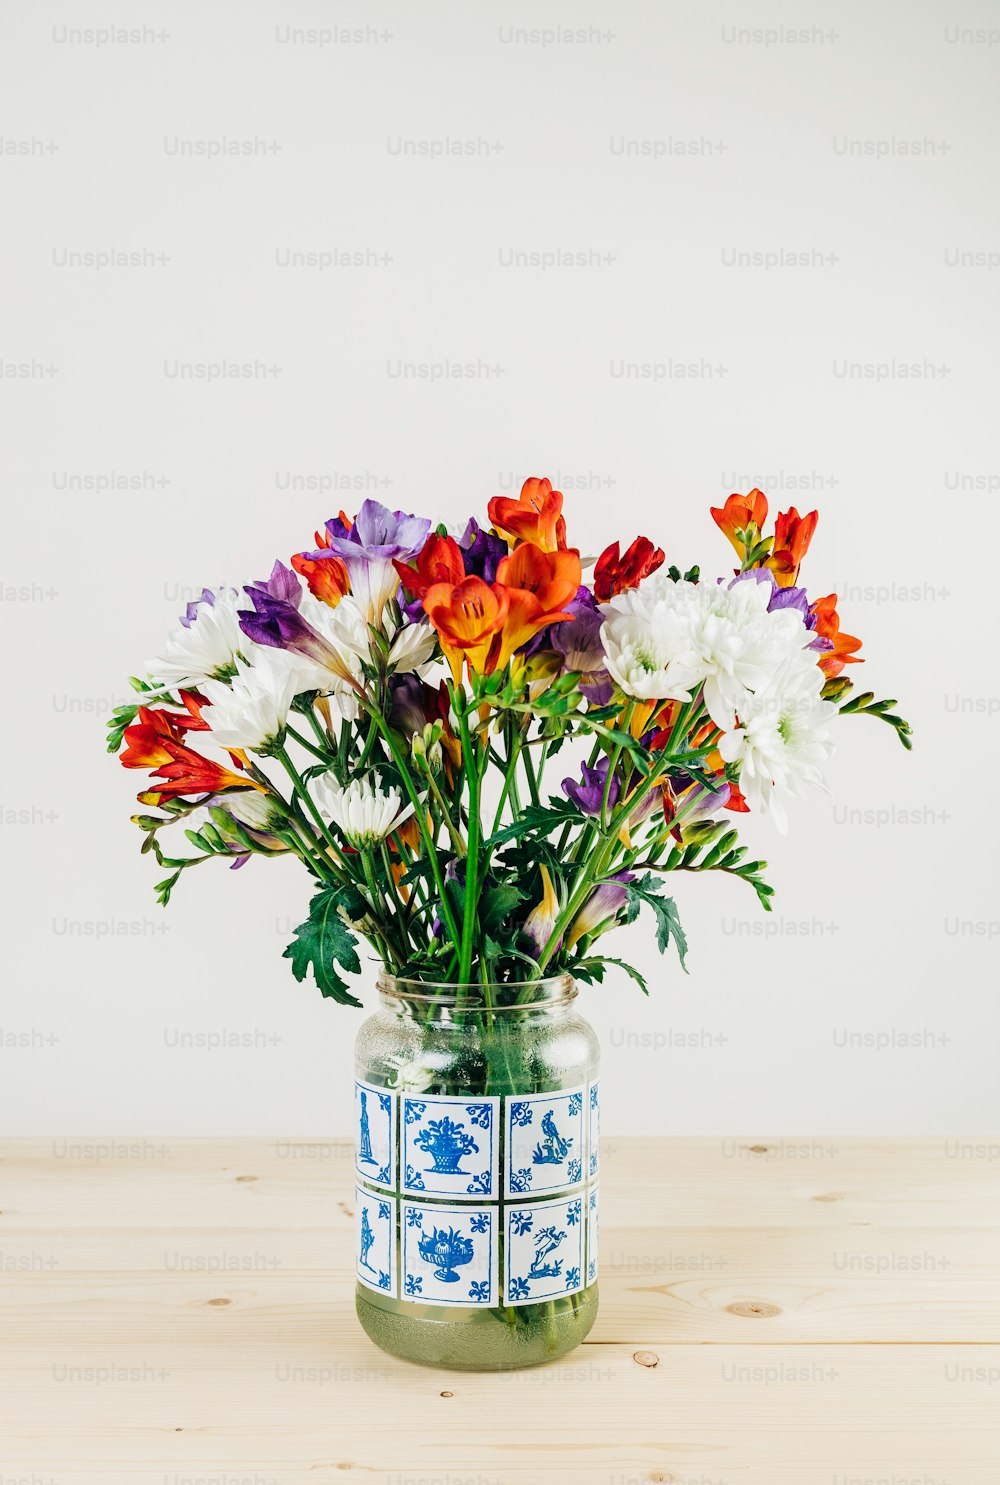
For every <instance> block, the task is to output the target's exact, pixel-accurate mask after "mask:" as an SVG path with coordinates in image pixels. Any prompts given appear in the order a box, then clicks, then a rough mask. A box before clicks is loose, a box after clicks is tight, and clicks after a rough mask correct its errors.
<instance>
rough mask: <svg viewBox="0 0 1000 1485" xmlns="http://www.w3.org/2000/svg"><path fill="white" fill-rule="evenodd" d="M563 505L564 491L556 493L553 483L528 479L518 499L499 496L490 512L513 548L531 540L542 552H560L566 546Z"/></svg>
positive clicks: (495, 523)
mask: <svg viewBox="0 0 1000 1485" xmlns="http://www.w3.org/2000/svg"><path fill="white" fill-rule="evenodd" d="M562 506H563V498H562V492H561V491H560V490H553V488H552V481H551V480H544V479H528V480H525V482H524V484H523V485H522V486H521V493H520V495H519V496H518V498H517V499H516V500H511V499H509V498H508V497H507V496H505V495H496V496H494V498H493V499H492V500H491V501H490V503H489V507H488V509H489V515H490V520H491V521H492V522H493V525H494V526H495V527H496V529H497V531H499V532H500V534H501V535H502V536H505V537H506V538H507V540H508V541H509V542H510V544H511V546H514V545H515V544H516V543H517V542H519V541H530V542H534V544H535V545H536V546H539V547H541V548H542V551H543V552H557V551H561V550H562V549H563V548H564V547H565V545H566V522H565V521H564V520H563V515H562Z"/></svg>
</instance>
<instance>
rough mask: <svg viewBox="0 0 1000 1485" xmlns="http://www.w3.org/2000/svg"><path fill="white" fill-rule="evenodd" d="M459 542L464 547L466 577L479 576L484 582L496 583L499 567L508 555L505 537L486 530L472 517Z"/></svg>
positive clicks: (463, 561) (463, 556) (463, 563)
mask: <svg viewBox="0 0 1000 1485" xmlns="http://www.w3.org/2000/svg"><path fill="white" fill-rule="evenodd" d="M458 544H459V546H460V547H461V549H462V565H463V567H464V568H465V575H466V577H478V578H482V580H483V582H484V583H495V582H496V580H497V568H498V567H499V565H500V563H501V562H502V561H503V559H504V557H506V555H507V543H506V542H505V541H504V539H503V537H502V536H497V535H495V534H494V532H492V531H484V530H483V528H482V527H481V526H480V524H479V522H478V521H477V520H476V519H475V518H474V517H470V519H469V524H468V525H467V526H466V528H465V530H464V531H463V533H462V535H461V536H460V537H459V539H458Z"/></svg>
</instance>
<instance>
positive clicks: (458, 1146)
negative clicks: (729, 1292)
mask: <svg viewBox="0 0 1000 1485" xmlns="http://www.w3.org/2000/svg"><path fill="white" fill-rule="evenodd" d="M354 1106H355V1131H354V1132H355V1165H356V1169H357V1172H358V1179H359V1182H360V1183H361V1184H359V1185H358V1188H357V1224H356V1231H357V1245H356V1266H357V1275H358V1278H359V1280H360V1281H361V1283H362V1284H364V1285H366V1287H367V1288H369V1289H371V1290H374V1291H375V1292H378V1293H382V1294H387V1295H391V1296H392V1297H393V1298H394V1299H399V1300H411V1301H413V1302H414V1303H418V1304H422V1305H443V1306H444V1305H464V1306H476V1307H479V1306H481V1307H484V1308H487V1309H491V1308H495V1307H496V1306H498V1305H501V1304H505V1305H514V1306H517V1305H529V1304H534V1303H536V1302H540V1301H543V1300H549V1299H555V1298H558V1297H560V1296H562V1295H567V1294H575V1293H576V1292H577V1291H578V1290H580V1289H583V1288H585V1287H586V1286H587V1285H588V1284H592V1283H593V1282H594V1281H595V1279H596V1278H597V1245H598V1202H597V1185H596V1176H597V1171H598V1165H599V1161H598V1158H597V1157H598V1144H597V1141H598V1138H599V1124H598V1120H599V1114H600V1098H599V1092H598V1084H597V1083H591V1084H589V1085H586V1086H582V1087H579V1088H563V1089H558V1090H555V1091H553V1092H548V1093H526V1094H522V1095H518V1096H517V1097H511V1098H502V1099H501V1098H498V1097H482V1098H466V1097H462V1096H459V1095H449V1096H445V1095H435V1094H426V1095H425V1094H409V1093H402V1094H400V1093H395V1092H393V1091H392V1090H389V1089H384V1088H378V1087H375V1086H373V1085H372V1084H370V1083H365V1082H362V1081H358V1082H357V1083H356V1084H355V1093H354ZM501 1147H502V1149H501ZM501 1157H502V1158H501ZM371 1187H375V1188H379V1189H375V1190H371V1189H368V1188H371Z"/></svg>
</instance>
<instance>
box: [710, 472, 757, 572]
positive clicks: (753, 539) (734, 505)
mask: <svg viewBox="0 0 1000 1485" xmlns="http://www.w3.org/2000/svg"><path fill="white" fill-rule="evenodd" d="M710 509H711V512H712V519H713V520H714V522H715V524H716V525H717V526H718V528H719V530H720V531H722V532H723V533H724V534H725V535H726V536H727V537H728V539H729V543H730V545H731V546H732V547H733V550H734V551H735V552H736V555H737V556H738V557H739V558H740V559H741V560H742V559H743V558H744V557H746V555H747V553H748V552H749V551H751V550H752V548H753V547H755V546H756V544H757V542H758V541H759V540H760V534H761V532H762V531H763V529H764V522H765V521H766V520H767V496H766V495H765V494H764V492H763V490H756V489H754V490H751V491H750V494H749V495H730V496H729V497H728V499H727V500H726V503H725V505H724V506H723V507H722V509H721V510H720V509H719V508H718V507H717V506H711V507H710ZM751 527H752V528H753V530H751Z"/></svg>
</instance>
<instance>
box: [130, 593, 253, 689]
mask: <svg viewBox="0 0 1000 1485" xmlns="http://www.w3.org/2000/svg"><path fill="white" fill-rule="evenodd" d="M242 602H243V599H242V597H241V595H240V594H239V593H238V592H237V590H236V589H235V588H227V587H219V588H217V589H216V590H215V592H214V593H213V592H212V591H211V589H209V588H206V589H205V590H204V593H203V596H202V597H201V598H200V599H199V600H198V601H197V603H191V604H188V612H187V615H186V616H185V618H184V619H183V620H182V621H181V623H180V624H179V625H178V626H177V628H176V629H175V630H174V631H173V632H172V634H171V635H170V637H169V639H168V640H167V643H166V645H165V646H164V649H163V654H162V655H157V656H156V657H155V659H153V660H147V661H146V670H147V672H148V673H149V674H150V675H152V676H155V677H156V679H157V680H158V681H162V682H163V683H164V685H166V686H201V685H203V684H204V682H205V681H207V680H213V679H215V680H218V679H225V677H227V676H230V675H232V674H233V672H234V670H235V668H236V661H237V659H238V658H239V657H240V656H241V655H247V654H249V653H250V651H251V650H252V648H253V645H252V642H251V641H250V640H249V639H247V637H246V635H245V634H244V633H243V631H242V630H241V629H240V621H239V619H238V617H237V609H238V608H239V607H240V605H241V603H242Z"/></svg>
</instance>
